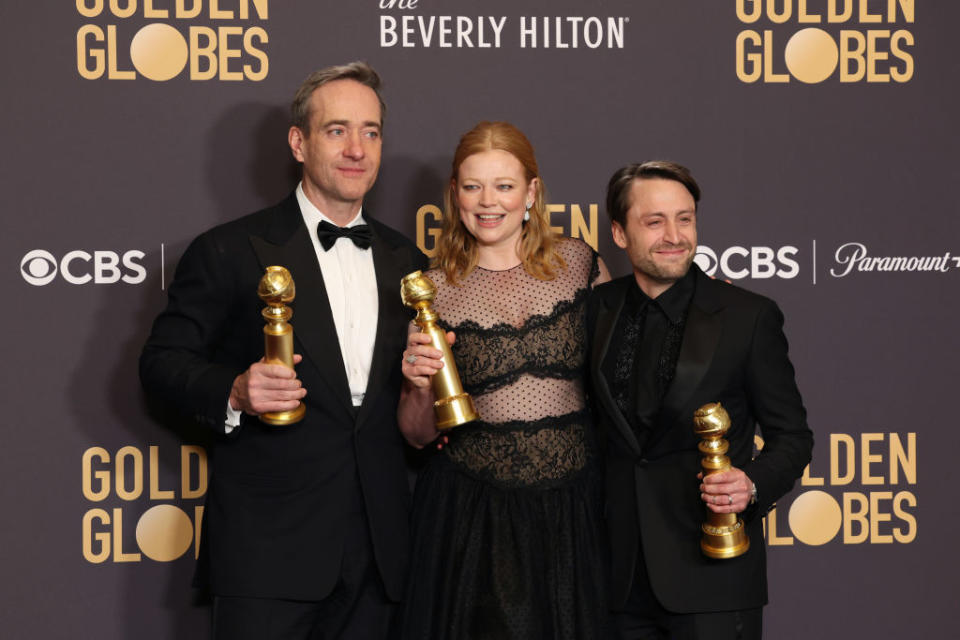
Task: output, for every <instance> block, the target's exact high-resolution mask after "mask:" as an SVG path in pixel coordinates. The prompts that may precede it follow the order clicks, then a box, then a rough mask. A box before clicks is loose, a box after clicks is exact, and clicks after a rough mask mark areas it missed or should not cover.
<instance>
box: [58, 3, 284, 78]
mask: <svg viewBox="0 0 960 640" xmlns="http://www.w3.org/2000/svg"><path fill="white" fill-rule="evenodd" d="M75 4H76V10H77V13H78V14H79V15H80V16H82V17H84V18H89V19H94V18H99V19H101V20H104V21H105V22H107V23H105V24H85V25H82V26H80V27H79V28H78V30H77V33H76V49H77V73H78V75H79V76H80V77H81V78H84V79H86V80H98V79H103V78H105V79H108V80H134V79H136V78H147V79H149V80H153V81H154V82H166V81H168V80H172V79H174V78H176V77H178V76H181V75H189V78H190V80H194V81H209V80H219V81H222V82H239V81H243V80H248V81H253V82H259V81H262V80H264V79H265V78H266V77H267V75H268V74H269V69H270V64H269V62H270V61H269V57H268V55H267V50H266V45H267V44H268V42H269V40H270V38H269V36H268V34H267V31H266V29H265V24H264V25H250V22H251V21H254V20H259V21H261V22H266V21H267V20H268V18H269V15H270V11H269V8H270V5H269V0H140V1H138V0H76V3H75ZM111 20H112V22H110V21H111ZM141 20H148V21H151V20H152V21H156V20H166V21H171V20H175V22H151V23H149V24H146V25H143V24H142V23H141V22H140V21H141ZM133 21H137V24H133ZM184 21H188V22H186V24H185V23H184ZM226 21H235V22H239V24H223V23H224V22H226Z"/></svg>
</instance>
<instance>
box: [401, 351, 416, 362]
mask: <svg viewBox="0 0 960 640" xmlns="http://www.w3.org/2000/svg"><path fill="white" fill-rule="evenodd" d="M404 360H406V361H407V362H409V363H410V364H417V356H415V355H413V354H412V353H411V354H410V355H408V356H407V357H406V358H404Z"/></svg>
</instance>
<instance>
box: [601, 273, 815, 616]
mask: <svg viewBox="0 0 960 640" xmlns="http://www.w3.org/2000/svg"><path fill="white" fill-rule="evenodd" d="M691 268H692V269H695V270H696V276H695V277H696V290H695V292H694V296H693V300H692V302H691V305H690V310H689V313H688V316H687V322H686V326H685V328H684V334H683V342H682V345H681V347H680V355H679V359H678V362H677V370H676V375H675V377H674V380H673V382H672V384H671V386H670V388H669V389H668V390H667V394H666V396H665V398H664V400H663V404H662V407H661V410H660V413H659V415H658V416H657V419H656V425H655V427H654V429H653V431H652V433H651V434H650V436H649V438H647V439H646V441H645V442H644V444H643V445H642V446H641V445H640V443H639V442H638V440H637V438H636V436H635V434H634V432H633V430H632V429H631V428H630V425H629V423H628V421H627V420H626V419H625V417H624V416H623V414H622V413H621V412H620V410H619V409H618V408H617V405H616V404H615V402H614V400H613V397H612V396H611V393H610V389H609V384H608V381H607V380H606V379H605V378H604V375H603V373H602V371H601V365H602V363H603V360H604V358H605V357H606V354H607V353H608V351H610V350H611V349H617V348H618V346H617V345H612V344H610V338H611V334H612V333H613V329H614V327H615V325H616V322H617V318H618V317H619V315H620V310H621V309H622V308H623V304H624V300H625V296H626V293H627V291H628V290H629V288H630V287H633V286H635V279H634V276H633V275H632V274H631V275H629V276H626V277H624V278H620V279H617V280H614V281H612V282H609V283H607V284H604V285H601V286H599V287H597V288H596V289H595V290H594V294H593V296H592V298H591V303H590V309H589V313H588V322H589V332H590V335H591V336H592V343H591V365H590V376H591V395H592V402H593V405H594V407H595V410H596V411H597V412H598V418H599V421H600V424H601V428H602V429H603V434H604V436H605V440H606V456H605V457H606V474H607V483H606V488H607V493H606V495H607V497H606V500H607V504H606V513H607V520H608V530H609V534H610V541H611V550H612V561H613V566H612V572H611V577H612V588H611V605H612V606H613V608H614V609H619V608H622V606H623V604H624V603H625V601H626V599H627V596H628V595H629V592H630V587H631V583H632V578H633V575H634V566H635V563H636V562H637V561H645V562H646V566H647V572H648V574H649V577H650V583H651V586H652V588H653V591H654V593H655V594H656V596H657V598H658V599H659V600H660V602H661V604H662V605H663V606H664V607H665V608H666V609H668V610H669V611H673V612H675V613H693V612H707V611H725V610H734V609H746V608H752V607H759V606H762V605H764V604H766V601H767V588H766V587H767V584H766V560H765V553H764V544H763V532H762V526H761V517H762V516H763V515H764V514H765V513H766V512H767V511H768V510H769V509H770V508H771V506H772V505H773V503H774V501H776V500H777V499H778V498H780V497H781V496H782V495H783V494H784V493H786V492H787V491H789V490H790V488H791V487H792V486H793V483H794V482H795V480H796V479H797V478H798V477H799V476H800V475H801V473H802V472H803V469H804V467H805V466H806V465H807V463H808V462H809V461H810V455H811V450H812V447H813V436H812V434H811V432H810V430H809V428H808V427H807V424H806V411H805V410H804V407H803V403H802V400H801V398H800V393H799V391H798V390H797V386H796V383H795V381H794V370H793V366H792V365H791V364H790V360H789V358H788V357H787V340H786V338H785V337H784V334H783V330H782V327H783V315H782V314H781V312H780V310H779V308H778V307H777V305H776V304H775V303H774V302H773V301H772V300H769V299H768V298H764V297H762V296H759V295H756V294H753V293H750V292H748V291H746V290H744V289H740V288H739V287H735V286H732V285H729V284H726V283H724V282H720V281H717V280H711V279H710V278H708V277H707V276H705V275H704V274H703V273H702V272H701V271H700V270H699V269H698V268H697V267H696V265H693V266H692V267H691ZM709 402H720V403H722V404H723V406H724V408H726V410H727V412H728V413H729V414H730V418H731V423H732V424H731V428H730V430H729V432H728V433H727V435H726V438H727V440H729V442H730V450H729V452H728V454H727V455H729V456H730V459H731V464H732V465H733V466H735V467H738V468H740V469H742V470H743V471H745V472H746V473H747V475H748V476H749V477H750V478H751V480H753V481H754V482H755V483H756V484H757V488H758V490H759V501H758V504H757V505H755V506H753V507H750V508H748V509H747V511H746V512H744V513H743V514H742V515H743V517H744V520H745V521H746V526H747V530H748V533H749V535H750V550H749V551H748V552H747V553H746V554H744V555H742V556H740V557H738V558H733V559H726V560H712V559H710V558H707V557H706V556H704V555H703V554H702V553H701V551H700V546H699V540H700V523H701V522H703V520H704V519H705V518H706V507H705V505H704V503H703V502H702V501H701V500H700V492H699V481H698V480H697V478H696V475H697V473H698V472H699V470H700V454H699V453H698V452H697V443H698V441H699V438H697V436H696V435H695V434H694V432H693V413H694V411H696V410H697V409H698V408H699V407H700V406H702V405H704V404H707V403H709ZM757 424H759V425H760V432H761V434H762V436H763V439H764V446H763V451H762V452H761V453H760V454H759V455H758V456H757V457H756V459H753V460H751V454H752V448H753V444H754V433H755V428H756V425H757Z"/></svg>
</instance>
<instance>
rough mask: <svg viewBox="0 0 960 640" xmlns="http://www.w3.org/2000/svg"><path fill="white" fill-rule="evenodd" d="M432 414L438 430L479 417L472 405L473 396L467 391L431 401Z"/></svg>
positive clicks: (457, 425) (450, 427) (456, 425)
mask: <svg viewBox="0 0 960 640" xmlns="http://www.w3.org/2000/svg"><path fill="white" fill-rule="evenodd" d="M433 414H434V416H436V418H437V429H438V430H440V431H443V430H445V429H452V428H453V427H459V426H460V425H462V424H466V423H468V422H473V421H474V420H476V419H477V418H479V417H480V415H479V414H478V413H477V410H476V408H474V406H473V398H471V397H470V394H467V393H461V394H459V395H455V396H450V397H449V398H444V399H442V400H437V401H436V402H434V403H433Z"/></svg>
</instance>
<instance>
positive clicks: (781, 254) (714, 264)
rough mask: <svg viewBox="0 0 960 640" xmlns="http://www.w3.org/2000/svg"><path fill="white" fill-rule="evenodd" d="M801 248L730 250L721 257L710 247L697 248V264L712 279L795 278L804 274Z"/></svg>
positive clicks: (732, 248) (742, 248) (743, 248)
mask: <svg viewBox="0 0 960 640" xmlns="http://www.w3.org/2000/svg"><path fill="white" fill-rule="evenodd" d="M798 251H799V249H797V248H796V247H791V246H786V247H780V248H779V249H776V250H774V249H773V248H771V247H749V248H748V247H730V248H728V249H726V250H725V251H723V252H722V253H720V254H719V255H718V254H717V252H716V251H714V250H713V249H711V248H710V247H708V246H706V245H702V244H701V245H699V246H697V254H696V256H694V258H693V261H694V262H696V263H697V266H698V267H700V268H701V269H702V270H703V272H704V273H706V274H707V275H708V276H717V277H722V278H728V279H730V280H740V279H742V278H747V277H750V278H756V279H763V278H772V277H774V276H777V277H778V278H784V279H788V280H789V279H790V278H795V277H796V276H797V274H798V273H800V263H798V262H797V261H796V260H795V259H794V256H796V255H797V252H798Z"/></svg>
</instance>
